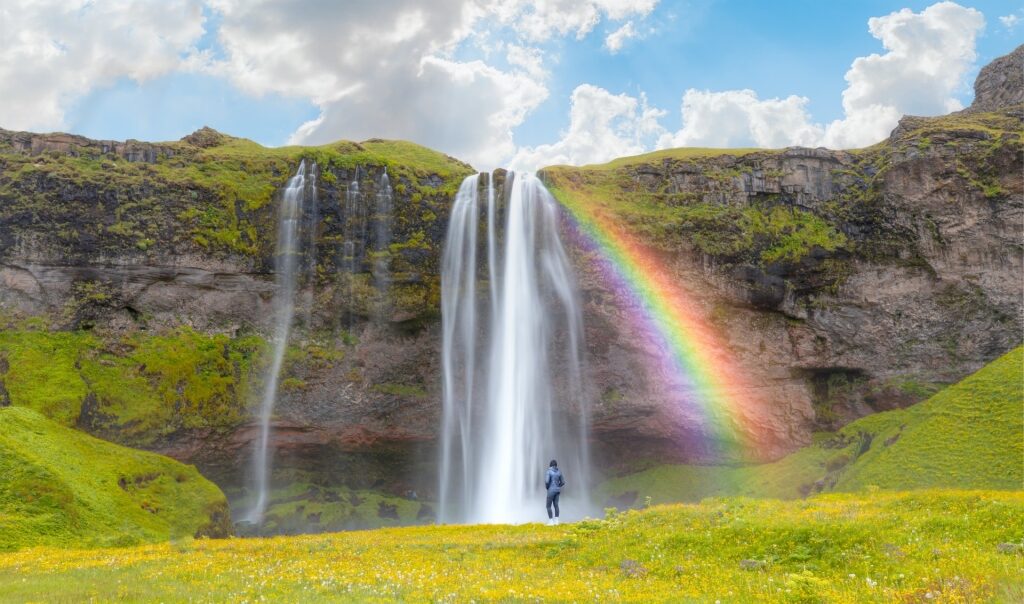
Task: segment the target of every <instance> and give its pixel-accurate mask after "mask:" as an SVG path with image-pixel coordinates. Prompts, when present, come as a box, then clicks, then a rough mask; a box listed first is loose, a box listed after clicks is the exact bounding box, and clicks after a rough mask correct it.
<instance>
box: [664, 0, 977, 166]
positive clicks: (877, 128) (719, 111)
mask: <svg viewBox="0 0 1024 604" xmlns="http://www.w3.org/2000/svg"><path fill="white" fill-rule="evenodd" d="M984 25H985V20H984V17H983V16H982V14H981V13H980V12H978V11H977V10H975V9H973V8H964V7H962V6H960V5H958V4H955V3H953V2H939V3H937V4H934V5H932V6H929V7H928V8H926V9H924V10H923V11H921V12H920V13H915V12H913V11H911V10H910V9H903V10H900V11H897V12H894V13H892V14H889V15H886V16H883V17H874V18H872V19H870V20H869V21H868V30H869V31H870V32H871V35H873V36H874V37H875V38H877V39H878V40H880V41H881V42H882V45H883V47H884V48H885V49H886V52H885V54H881V55H880V54H872V55H869V56H867V57H859V58H857V59H855V60H854V61H853V63H852V65H851V66H850V69H849V71H847V73H846V82H847V87H846V89H845V90H844V91H843V111H844V117H843V118H842V119H839V120H835V121H833V122H832V123H830V124H827V125H821V124H817V123H815V122H814V121H813V120H812V118H811V116H810V114H809V113H808V112H807V108H806V107H807V103H808V99H807V98H806V97H800V96H790V97H787V98H785V99H765V100H760V99H758V98H757V95H756V94H755V93H754V92H753V91H751V90H726V91H719V92H710V91H698V90H687V91H686V93H685V94H684V96H683V102H682V120H683V127H682V129H680V130H679V131H678V132H675V133H673V134H670V135H665V136H663V137H661V140H660V141H659V145H660V146H663V147H664V146H684V145H689V146H693V145H708V146H716V147H725V146H744V145H753V146H759V147H780V146H786V145H804V146H816V145H824V146H826V147H832V148H839V149H848V148H853V147H863V146H867V145H871V144H874V143H876V142H878V141H880V140H882V139H884V138H885V137H886V136H888V135H889V133H890V132H891V131H892V129H893V128H894V127H896V124H897V123H898V122H899V119H900V117H901V116H903V115H906V114H911V115H938V114H943V113H948V112H950V111H956V110H958V109H961V108H962V106H961V104H960V102H959V101H958V100H957V99H956V97H955V96H954V94H956V93H957V92H958V91H959V90H961V89H963V88H964V87H966V82H965V76H966V75H967V73H968V71H969V70H970V68H971V66H972V64H973V63H974V60H975V58H976V53H975V40H976V38H977V35H978V33H979V32H980V31H981V30H982V28H983V27H984Z"/></svg>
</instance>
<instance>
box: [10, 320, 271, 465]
mask: <svg viewBox="0 0 1024 604" xmlns="http://www.w3.org/2000/svg"><path fill="white" fill-rule="evenodd" d="M263 347H264V341H263V340H262V339H261V338H259V337H256V336H247V337H237V338H229V337H228V336H226V335H221V334H204V333H199V332H196V331H194V330H192V329H190V328H187V327H181V328H177V329H173V330H166V331H163V332H156V333H153V332H140V331H131V332H127V333H102V332H95V331H67V332H65V331H50V330H48V329H45V328H44V327H40V326H37V325H33V324H32V323H29V324H27V325H21V326H19V327H15V328H13V329H6V330H2V331H0V360H2V362H0V386H2V388H3V392H4V394H5V397H6V402H7V404H10V405H14V406H19V407H27V408H30V409H34V410H36V411H39V412H40V413H43V414H44V415H46V416H47V417H49V418H50V419H52V420H54V421H56V422H58V423H60V424H63V425H66V426H77V427H79V428H83V429H85V430H87V431H89V432H92V433H94V434H97V435H100V436H106V437H109V438H110V440H115V441H118V442H121V443H123V444H131V445H134V446H145V445H149V444H152V443H153V441H155V440H157V439H159V438H160V437H163V436H166V435H168V434H172V433H174V432H175V431H177V430H181V429H188V428H210V427H214V428H216V427H229V426H233V425H236V424H237V423H239V422H241V421H243V420H244V419H245V417H246V408H247V406H248V403H249V401H250V400H251V399H252V393H253V392H255V390H254V388H255V386H256V384H255V383H254V380H255V379H257V378H256V377H255V375H254V372H253V371H252V369H253V367H254V364H256V365H258V363H259V362H261V361H260V360H259V359H260V357H259V353H260V351H262V350H263Z"/></svg>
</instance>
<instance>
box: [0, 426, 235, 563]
mask: <svg viewBox="0 0 1024 604" xmlns="http://www.w3.org/2000/svg"><path fill="white" fill-rule="evenodd" d="M229 526H230V520H229V518H228V513H227V501H226V500H225V499H224V495H223V494H222V493H221V492H220V490H219V489H217V487H216V486H214V485H213V483H211V482H209V481H207V480H206V479H204V478H203V477H202V476H200V474H199V472H198V471H196V469H195V468H193V467H190V466H185V465H183V464H180V463H178V462H176V461H173V460H171V459H168V458H166V457H162V456H160V455H155V454H153V453H146V452H143V451H135V450H132V449H127V448H125V447H121V446H118V445H114V444H111V443H108V442H105V441H102V440H99V439H96V438H93V437H91V436H88V435H86V434H82V433H81V432H78V431H75V430H72V429H70V428H65V427H63V426H60V425H58V424H55V423H53V422H51V421H50V420H48V419H46V418H44V417H43V416H42V415H40V414H38V413H36V412H35V411H32V410H30V409H24V408H18V407H7V408H2V409H0V551H4V550H12V549H17V548H22V547H27V546H33V545H58V546H72V545H73V546H79V547H81V546H108V545H129V544H135V543H143V542H154V541H166V540H167V539H170V538H176V537H185V536H187V537H191V536H193V535H202V534H211V535H224V534H226V533H227V532H228V528H229Z"/></svg>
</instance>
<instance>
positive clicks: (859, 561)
mask: <svg viewBox="0 0 1024 604" xmlns="http://www.w3.org/2000/svg"><path fill="white" fill-rule="evenodd" d="M1022 537H1024V495H1022V494H1021V493H1008V492H987V491H976V492H957V491H921V492H915V493H903V494H883V493H876V494H874V495H864V494H857V495H852V494H842V495H840V494H830V495H821V496H817V497H815V498H813V499H810V500H807V501H791V502H783V501H777V500H763V501H761V500H751V499H716V500H708V501H706V502H704V503H702V504H700V505H673V506H657V507H652V508H649V509H645V510H642V511H631V512H626V513H612V514H609V515H608V517H607V518H605V519H604V520H588V521H583V522H579V523H575V524H567V525H562V526H557V527H544V526H540V525H537V524H527V525H522V526H507V525H506V526H438V527H422V528H405V529H382V530H375V531H362V532H350V533H339V534H333V535H306V536H300V537H275V538H269V539H229V540H197V541H192V542H179V543H177V544H161V545H150V546H141V547H132V548H127V549H117V550H91V551H73V552H69V551H67V550H62V549H50V548H37V549H32V550H26V551H23V552H16V553H14V554H10V555H7V556H4V557H3V558H0V599H3V600H5V601H16V602H17V601H33V602H39V601H44V602H45V601H65V600H68V599H82V598H85V599H95V600H102V601H107V600H160V601H163V602H179V601H195V600H196V599H197V598H198V599H200V600H202V601H254V600H259V599H267V600H280V601H303V602H321V601H337V600H345V601H350V600H357V601H384V600H387V601H393V600H400V601H405V602H438V601H471V600H472V601H533V600H538V599H546V600H559V601H563V600H564V601H570V600H571V601H586V602H595V601H604V600H611V601H634V602H661V601H701V602H705V601H707V602H714V601H716V600H718V601H722V602H847V603H854V602H856V603H861V602H895V601H907V602H910V601H913V602H919V601H920V602H925V601H940V602H979V601H988V600H996V601H1006V602H1010V601H1018V600H1019V599H1020V598H1021V596H1022V595H1024V583H1022V579H1021V577H1024V556H1022V555H1021V553H1022V549H1024V544H1022V543H1021V539H1022Z"/></svg>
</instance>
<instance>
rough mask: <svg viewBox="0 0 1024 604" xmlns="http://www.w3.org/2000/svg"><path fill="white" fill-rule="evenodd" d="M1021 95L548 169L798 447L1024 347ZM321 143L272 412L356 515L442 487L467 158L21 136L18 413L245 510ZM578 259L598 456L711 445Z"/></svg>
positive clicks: (10, 200) (17, 152) (15, 321)
mask: <svg viewBox="0 0 1024 604" xmlns="http://www.w3.org/2000/svg"><path fill="white" fill-rule="evenodd" d="M1020 54H1021V53H1020V52H1018V53H1016V54H1015V55H1012V56H1018V55H1020ZM1012 56H1011V57H1012ZM1014 60H1016V59H1014ZM1011 63H1012V61H1011ZM986 73H987V72H986V71H984V70H983V75H984V74H986ZM997 79H998V78H997ZM986 90H988V89H987V88H986ZM1005 96H1006V95H1000V94H995V93H991V91H989V92H986V94H985V95H981V96H979V98H981V99H982V100H983V103H984V107H981V106H979V107H977V108H974V109H971V110H968V111H965V112H962V113H958V114H953V115H949V116H944V117H937V118H914V117H907V118H904V119H903V120H902V121H901V123H900V126H899V127H898V128H897V129H896V130H895V131H894V132H893V134H892V136H891V137H890V138H889V139H887V140H886V141H883V142H882V143H879V144H878V145H875V146H873V147H871V148H868V149H863V150H856V151H848V152H847V151H829V150H826V149H801V148H793V149H784V150H752V149H745V150H708V149H675V150H668V151H659V152H657V153H654V154H648V155H644V156H639V157H634V158H623V159H619V160H616V161H614V162H612V163H610V164H606V165H602V166H585V167H581V168H572V167H553V168H548V169H545V170H543V171H542V176H543V178H544V179H545V180H546V181H547V182H548V184H549V185H550V187H551V189H552V191H553V193H554V194H555V195H556V196H557V197H558V198H559V199H560V200H561V201H562V202H563V203H566V204H580V205H583V206H585V207H586V209H587V211H590V212H600V213H604V214H606V215H607V216H609V217H610V218H611V219H612V220H613V221H614V222H616V223H617V224H619V225H621V228H622V229H624V230H625V231H627V232H629V233H631V234H632V235H633V236H635V237H637V238H638V239H642V240H643V241H644V242H645V244H646V245H648V246H649V247H650V248H651V249H652V250H654V251H655V252H656V253H658V254H661V258H662V261H663V262H662V264H661V266H662V267H664V268H665V270H666V271H669V273H670V274H671V275H672V278H673V279H675V280H677V281H678V282H679V283H680V284H681V285H682V286H683V287H684V288H685V289H686V290H687V292H688V294H689V295H691V297H692V300H693V308H694V309H695V312H696V313H697V314H698V315H699V317H698V318H699V319H701V320H703V321H704V322H706V323H708V324H710V325H713V326H714V328H715V329H716V330H718V331H719V332H720V333H721V335H722V338H723V340H724V341H725V342H726V345H727V346H728V348H729V350H728V351H727V352H728V355H729V357H730V358H733V359H736V365H735V370H736V371H742V372H744V373H745V374H746V377H747V381H748V382H749V383H751V384H753V385H754V386H755V387H756V388H757V393H756V394H757V395H758V396H759V397H761V398H762V399H763V400H765V401H767V403H768V405H767V407H766V409H767V410H768V412H767V413H765V414H762V415H760V416H757V417H754V418H751V419H752V420H753V421H750V422H748V423H746V424H744V426H742V428H743V429H744V430H746V431H747V433H745V434H743V435H741V436H743V437H756V438H758V439H759V441H758V445H759V452H760V455H761V456H762V457H763V458H766V459H777V458H779V457H781V456H783V455H785V454H786V453H788V452H791V451H792V450H794V449H796V448H797V447H799V446H802V445H806V444H809V443H810V442H811V437H812V433H813V432H814V431H815V430H819V429H823V428H824V429H833V428H838V427H839V426H841V425H843V424H845V423H847V422H849V421H852V420H854V419H856V418H857V417H860V416H863V415H866V414H868V413H871V412H874V411H878V410H885V409H892V408H897V407H904V406H907V405H910V404H912V403H914V402H917V401H920V400H923V399H925V398H927V397H928V396H929V395H931V394H932V393H934V392H935V391H936V390H938V389H939V388H940V387H941V386H943V385H945V384H948V383H952V382H955V381H956V380H958V379H961V378H962V377H963V376H965V375H967V374H969V373H970V372H972V371H975V370H977V369H978V368H980V367H981V366H983V365H984V364H985V363H987V362H989V361H991V360H993V359H995V358H997V357H998V356H1000V355H1002V354H1004V353H1005V352H1006V351H1008V350H1010V349H1012V348H1014V347H1016V346H1018V345H1019V344H1020V333H1021V327H1022V326H1021V301H1020V296H1019V293H1020V292H1019V283H1020V274H1021V270H1022V265H1021V253H1020V252H1021V243H1020V242H1021V233H1020V230H1019V226H1020V224H1021V219H1022V212H1024V201H1022V196H1024V184H1022V179H1021V176H1020V175H1021V173H1022V170H1024V164H1022V157H1021V156H1022V146H1021V145H1022V143H1021V122H1022V116H1024V105H1021V104H1020V103H1019V101H1013V99H1014V98H1016V97H1013V96H1012V94H1011V95H1010V96H1009V97H1006V98H1009V99H1010V101H1005V99H1004V100H1003V101H999V99H1003V98H1004V97H1005ZM1007 102H1009V104H1007ZM303 160H305V161H307V162H311V163H312V162H315V164H316V168H315V170H314V174H315V176H316V181H317V183H318V184H317V201H316V203H315V204H308V205H307V206H305V207H304V215H303V217H302V218H303V220H302V225H303V226H302V230H301V233H302V241H303V243H302V250H303V258H302V262H301V263H300V264H301V266H300V268H301V273H302V276H301V279H300V284H299V291H298V295H297V296H296V303H297V312H296V321H295V323H296V324H295V326H294V329H293V332H292V339H291V343H290V347H289V350H288V353H287V355H286V359H285V367H284V372H283V375H282V376H281V377H282V380H281V388H280V392H279V397H278V403H277V405H276V407H275V417H274V420H273V421H274V423H273V426H274V430H273V434H274V443H273V446H274V450H275V452H276V453H275V468H277V469H278V475H277V479H278V480H277V482H278V483H279V484H282V485H283V484H288V483H292V482H294V480H293V479H294V476H296V475H298V474H295V473H299V474H301V476H302V482H303V483H304V484H306V483H308V484H310V485H314V486H315V488H310V489H306V490H304V491H303V492H304V493H306V492H309V493H313V495H311V496H310V497H309V498H307V499H310V500H311V501H312V502H313V503H316V504H317V505H319V504H320V503H322V501H320V500H327V499H332V498H343V499H345V500H346V501H347V502H348V503H346V505H349V507H350V508H352V510H355V509H357V508H360V507H361V506H360V505H357V504H355V503H353V501H354V500H353V499H352V498H351V497H349V495H351V494H355V497H356V499H359V498H361V497H364V496H363V495H359V493H365V492H367V491H375V492H378V493H381V492H383V493H385V494H387V495H388V496H393V497H405V496H406V495H407V494H408V493H411V492H412V491H418V492H419V493H420V494H421V495H422V496H423V498H424V499H427V500H429V498H430V490H431V489H432V487H433V485H434V484H435V480H434V476H433V472H434V471H435V469H434V465H436V464H434V463H433V460H434V459H436V457H435V450H434V448H433V447H434V443H435V441H436V436H437V433H436V431H437V426H438V425H439V421H438V415H439V401H440V367H439V365H438V361H437V357H438V354H437V351H438V349H439V344H440V343H439V339H440V329H439V320H438V319H439V300H440V291H439V290H440V287H439V283H440V257H441V249H442V247H443V241H444V235H445V227H446V224H447V219H448V212H449V209H450V207H451V203H452V200H453V196H454V193H455V191H456V189H457V187H458V185H459V182H460V181H461V180H462V179H463V178H464V177H465V176H466V175H468V174H470V173H472V168H470V167H469V166H468V165H466V164H464V163H462V162H459V161H457V160H455V159H452V158H449V157H447V156H445V155H443V154H440V153H436V152H434V151H430V150H428V149H424V148H422V147H419V146H417V145H413V144H410V143H404V142H398V141H382V140H369V141H364V142H361V143H352V142H339V143H334V144H331V145H325V146H322V147H284V148H275V149H269V148H264V147H261V146H259V145H257V144H255V143H253V142H251V141H246V140H243V139H237V138H232V137H230V136H227V135H224V134H221V133H218V132H215V131H212V130H209V129H202V130H199V131H197V132H195V133H193V134H191V135H189V136H187V137H185V138H184V139H182V140H180V141H173V142H167V143H142V142H138V141H127V142H124V143H120V142H112V141H91V140H88V139H85V138H82V137H77V136H71V135H64V134H47V135H40V134H29V133H14V132H7V131H0V326H2V332H0V406H4V405H15V406H22V407H30V408H32V409H36V410H39V411H41V412H44V413H46V414H47V415H48V416H49V417H51V418H53V419H54V420H55V421H57V422H59V423H61V424H64V425H66V426H77V427H78V428H80V429H82V430H85V431H88V432H90V433H92V434H95V435H99V436H101V437H103V438H108V439H111V440H114V441H117V442H120V443H124V444H128V445H131V446H136V447H143V448H147V449H151V450H155V451H158V452H164V453H167V454H170V455H172V456H173V457H175V458H177V459H180V460H185V461H187V462H189V463H195V464H196V465H198V466H199V467H200V469H201V470H202V471H203V472H204V473H206V474H207V475H208V476H210V477H211V478H213V479H215V480H217V481H218V484H220V485H222V486H224V487H225V489H226V490H228V492H229V494H230V495H232V497H233V499H234V500H236V501H240V500H244V498H245V497H246V496H247V495H246V493H245V492H244V489H243V488H242V487H243V485H245V484H246V483H247V480H246V476H245V475H246V473H247V471H248V467H249V457H250V455H251V450H252V443H253V440H254V438H255V436H256V428H255V425H254V423H253V421H252V417H253V412H252V410H253V408H254V406H255V405H256V404H257V403H258V399H259V393H260V392H261V391H262V386H263V379H264V378H263V371H262V370H263V363H265V356H266V355H264V354H263V351H264V350H265V349H266V338H267V336H268V334H270V333H271V325H272V322H273V297H274V292H275V283H274V274H273V262H274V260H273V259H274V246H275V240H276V236H277V231H276V220H277V211H278V207H279V201H280V191H281V189H282V187H283V186H284V185H285V183H286V182H287V180H288V178H289V177H290V176H291V175H293V174H294V173H295V171H296V169H297V168H298V166H299V164H300V162H301V161H303ZM385 174H387V177H388V181H389V183H390V191H391V199H390V201H391V203H390V212H387V211H383V210H381V208H382V207H387V204H383V205H382V199H384V197H386V196H384V193H385V192H386V191H387V188H386V187H385V184H384V182H385V179H384V176H385ZM504 178H505V175H504V173H501V172H498V173H496V174H495V179H496V184H497V185H498V186H499V188H500V187H501V186H502V182H503V180H504ZM572 253H573V255H574V258H575V259H576V260H577V264H578V270H579V277H580V282H581V287H582V290H583V293H584V299H585V304H586V308H585V328H586V330H587V334H586V335H587V343H588V347H589V355H588V364H589V367H588V371H589V374H588V380H587V383H588V385H589V387H590V388H591V389H592V390H591V392H590V393H589V394H590V395H591V396H590V400H592V401H593V413H594V421H593V424H592V425H593V428H594V431H595V443H594V445H595V446H594V451H595V453H596V456H597V458H598V459H599V461H600V464H601V465H603V466H606V467H608V468H615V467H629V468H635V467H636V466H637V464H642V463H652V460H660V461H661V462H664V461H680V462H685V461H694V460H695V459H699V458H700V454H699V452H695V451H692V450H689V449H687V448H686V447H685V446H682V445H681V444H680V443H686V442H693V441H700V439H703V438H706V436H707V435H702V434H700V433H699V426H695V425H694V422H693V421H692V418H688V417H686V416H685V414H683V413H681V410H680V409H677V408H675V407H671V406H669V405H666V404H665V403H664V401H663V400H662V399H661V398H660V397H659V395H658V391H657V388H656V386H657V385H656V384H652V383H651V382H650V380H649V378H648V376H649V375H650V374H649V373H648V371H647V370H648V368H649V367H650V365H651V363H650V358H649V356H648V353H647V352H646V351H645V350H644V349H643V347H642V343H639V342H636V341H635V334H633V333H630V332H629V323H628V322H627V321H624V320H623V314H624V311H623V309H622V308H620V307H619V306H618V300H616V299H615V297H614V296H613V292H610V291H608V285H607V283H605V282H604V281H603V280H602V279H601V278H600V275H599V274H598V273H597V272H596V271H595V269H594V266H593V265H592V264H591V263H589V262H588V258H587V257H586V254H584V253H581V251H580V250H578V249H573V250H572ZM485 278H487V275H481V279H485ZM481 289H484V288H481ZM741 394H746V393H741ZM705 461H706V460H705ZM294 496H295V494H293V493H285V492H282V493H280V497H279V498H278V499H277V501H278V502H279V503H280V504H281V505H289V504H291V503H294V501H291V499H292V498H293V497H294ZM410 501H411V498H410ZM384 503H385V504H386V505H396V509H398V512H397V513H398V514H399V515H400V516H403V517H405V516H408V515H409V514H411V513H412V510H413V508H414V507H415V505H414V504H412V503H409V504H408V505H402V506H399V505H397V504H394V503H388V502H384ZM416 505H418V504H416ZM296 507H297V506H296ZM314 508H316V509H318V510H319V508H317V507H316V506H313V507H310V508H309V509H310V510H312V509H314ZM382 509H383V508H382ZM387 509H388V510H390V508H387ZM349 511H351V510H349ZM364 512H366V510H365V509H362V510H361V511H360V512H359V517H360V518H362V517H363V516H365V513H364ZM310 513H313V512H310ZM316 513H320V512H319V511H318V512H316ZM387 513H388V514H390V512H387ZM416 514H417V515H418V514H419V512H418V511H417V512H416ZM328 516H329V515H328ZM328 516H324V518H328ZM282 518H284V516H282ZM353 518H355V516H347V517H345V518H341V517H340V516H338V517H331V518H330V521H331V522H333V523H345V522H349V521H350V520H351V521H355V520H353ZM290 522H292V520H289V519H283V520H282V527H283V526H284V525H288V524H289V523H290ZM324 524H328V523H327V522H325V523H324ZM332 526H333V525H332Z"/></svg>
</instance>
